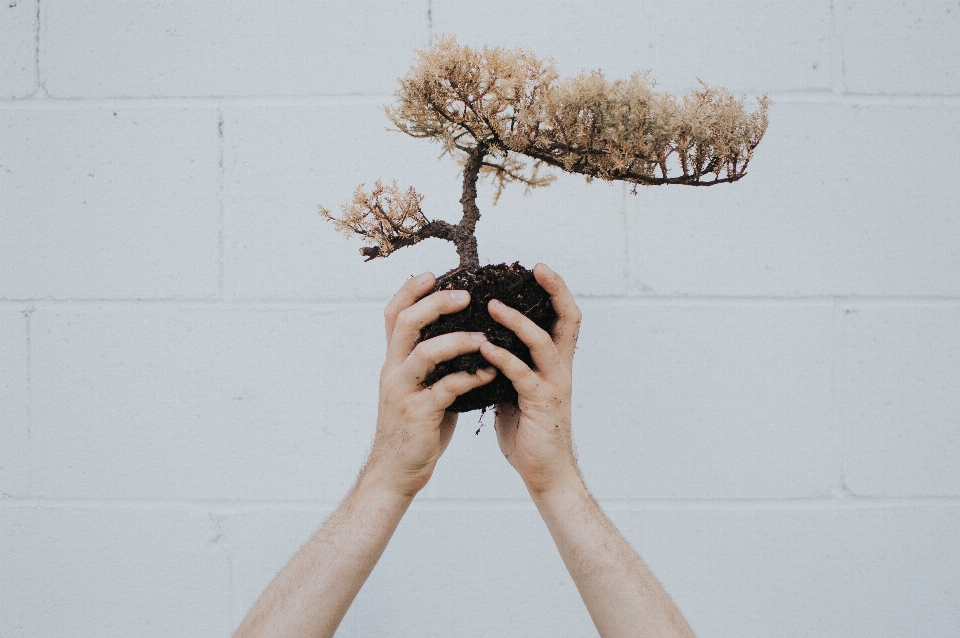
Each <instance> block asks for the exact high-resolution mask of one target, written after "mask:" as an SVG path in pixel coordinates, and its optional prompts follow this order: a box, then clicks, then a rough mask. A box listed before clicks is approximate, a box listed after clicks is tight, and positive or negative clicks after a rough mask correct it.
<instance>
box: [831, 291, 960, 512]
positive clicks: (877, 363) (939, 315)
mask: <svg viewBox="0 0 960 638" xmlns="http://www.w3.org/2000/svg"><path fill="white" fill-rule="evenodd" d="M837 310H838V312H837V323H838V341H837V343H838V352H837V380H836V384H837V391H836V403H837V415H838V420H839V422H840V423H843V424H844V439H843V471H844V479H845V481H846V485H847V488H848V489H849V490H850V491H851V492H853V493H854V494H855V495H857V496H861V495H862V496H873V497H877V496H882V497H913V496H949V497H958V496H960V392H958V391H957V390H958V388H960V365H958V361H960V331H958V329H957V328H958V326H960V306H958V305H957V304H956V303H953V302H941V303H936V302H928V303H907V302H896V301H891V302H884V303H873V304H866V303H858V302H856V301H852V300H851V301H847V302H844V303H842V304H839V305H838V306H837Z"/></svg>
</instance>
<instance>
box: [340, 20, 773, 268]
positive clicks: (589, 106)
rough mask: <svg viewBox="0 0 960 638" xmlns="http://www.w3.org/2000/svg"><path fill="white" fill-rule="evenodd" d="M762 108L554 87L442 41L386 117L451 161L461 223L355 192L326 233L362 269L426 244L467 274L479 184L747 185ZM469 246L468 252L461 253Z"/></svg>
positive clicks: (391, 197) (609, 85)
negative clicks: (564, 180) (432, 240)
mask: <svg viewBox="0 0 960 638" xmlns="http://www.w3.org/2000/svg"><path fill="white" fill-rule="evenodd" d="M767 107H768V100H767V98H766V96H764V97H762V98H760V99H759V108H758V109H757V110H756V111H754V112H752V113H748V112H747V111H746V110H745V108H744V100H743V98H740V99H737V98H735V97H734V96H732V95H731V94H730V93H729V92H728V91H727V90H726V89H722V88H711V87H708V86H707V85H706V84H703V83H701V88H700V89H699V90H696V91H693V92H692V93H690V94H689V95H686V96H683V97H679V98H678V97H676V96H674V95H671V94H668V93H657V92H655V91H654V82H653V81H652V80H651V79H650V77H649V76H648V75H647V74H642V73H637V74H634V75H633V76H632V77H630V78H629V79H626V80H608V79H606V78H605V77H604V76H603V74H602V73H601V72H599V71H595V72H592V73H582V74H580V75H579V76H577V77H574V78H569V79H566V80H560V79H559V78H558V75H557V72H556V69H555V68H554V65H553V62H552V61H551V60H549V59H546V60H541V59H539V58H537V57H536V56H535V55H533V53H531V52H530V51H527V50H525V49H504V48H500V47H493V48H491V47H484V48H482V49H474V48H471V47H467V46H460V45H459V44H457V42H456V40H455V39H454V38H453V37H452V36H441V37H440V38H439V39H438V41H437V42H436V44H434V45H433V46H432V47H429V48H426V49H423V50H420V51H418V59H417V62H416V64H414V66H413V67H412V68H411V69H410V71H409V73H408V74H407V75H406V77H404V78H402V79H401V80H400V90H399V91H398V92H397V104H396V105H395V106H393V107H389V108H387V116H388V117H389V118H390V121H391V122H392V123H393V124H394V125H395V126H396V127H397V128H398V129H399V130H401V131H403V132H404V133H407V134H408V135H411V136H413V137H421V138H428V139H433V140H436V141H438V142H440V144H441V145H442V147H443V153H444V154H447V153H450V154H454V155H457V156H459V159H460V161H461V164H462V165H463V166H464V171H463V177H464V184H463V198H462V199H461V203H462V204H463V210H464V216H463V220H462V221H461V222H460V224H459V225H458V226H451V225H449V224H445V223H444V222H428V221H427V220H426V218H425V217H424V216H423V214H422V213H421V212H420V210H419V205H420V199H422V198H420V196H419V195H415V193H413V191H412V190H411V191H409V192H408V194H406V195H404V196H403V197H405V199H401V196H400V194H399V191H395V192H389V193H387V192H386V191H384V190H383V189H382V187H379V182H378V188H380V191H379V193H378V191H377V190H376V189H375V191H374V192H375V193H377V194H376V196H373V195H371V196H366V195H362V196H361V195H360V192H361V191H358V194H357V195H355V197H354V201H353V202H352V203H351V204H349V205H348V206H346V207H344V217H343V218H342V219H340V220H335V221H336V222H337V224H338V228H339V229H341V230H346V231H349V232H355V233H358V234H360V235H363V236H365V237H369V238H371V239H373V240H374V241H375V242H376V243H377V248H376V249H366V251H363V252H364V254H365V255H367V256H368V258H372V257H376V256H386V255H388V254H389V253H390V252H392V251H393V250H396V249H397V248H399V247H401V246H404V245H409V244H411V243H416V241H419V239H423V238H424V237H427V236H434V237H444V238H447V239H450V240H451V241H454V242H455V243H457V246H458V252H460V255H461V266H465V265H475V264H473V262H474V261H475V260H476V249H475V239H474V238H473V230H474V227H475V225H476V222H477V219H478V218H479V216H480V213H479V210H477V208H476V180H477V178H478V175H479V176H486V177H488V178H491V179H492V180H493V182H494V184H495V186H496V188H497V197H499V195H500V193H501V192H502V190H503V188H504V187H505V186H506V185H507V184H510V183H513V182H519V183H521V184H524V185H525V186H526V187H527V189H528V190H529V189H531V188H536V187H539V186H545V185H547V184H549V183H550V182H551V181H552V180H553V176H551V175H543V174H542V173H541V171H542V169H543V167H544V166H554V167H557V168H560V169H562V170H564V171H567V172H570V173H578V174H582V175H585V176H586V177H587V178H588V179H592V178H599V179H603V180H623V181H627V182H631V183H633V184H634V185H637V184H647V185H657V184H685V185H690V186H709V185H712V184H719V183H723V182H734V181H736V180H738V179H740V178H741V177H743V176H744V175H745V174H746V169H747V165H748V163H749V162H750V159H751V158H752V156H753V151H754V149H755V148H756V146H757V144H759V142H760V139H761V138H762V137H763V134H764V132H765V131H766V128H767ZM394 188H396V187H395V186H394ZM381 197H383V199H384V202H387V208H383V203H382V202H381V201H380V198H381ZM414 199H415V203H414ZM391 206H392V207H393V208H390V207H391ZM322 210H323V211H325V216H326V217H327V218H329V219H334V218H332V217H331V216H330V214H329V212H328V211H326V209H322ZM401 211H402V212H401ZM438 224H445V227H444V228H440V226H438ZM458 230H459V232H458ZM414 238H416V239H414ZM468 240H469V241H473V242H474V244H473V245H474V248H473V249H472V250H468V249H467V248H466V247H464V246H461V243H458V242H466V241H468ZM464 260H466V261H467V262H470V263H466V262H465V261H464Z"/></svg>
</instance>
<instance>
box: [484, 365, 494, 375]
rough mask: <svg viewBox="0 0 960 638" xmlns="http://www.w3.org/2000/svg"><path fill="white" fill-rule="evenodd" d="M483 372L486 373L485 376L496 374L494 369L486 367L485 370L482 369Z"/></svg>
mask: <svg viewBox="0 0 960 638" xmlns="http://www.w3.org/2000/svg"><path fill="white" fill-rule="evenodd" d="M483 371H484V372H486V373H487V374H496V373H497V369H496V368H494V367H493V366H487V367H486V368H483Z"/></svg>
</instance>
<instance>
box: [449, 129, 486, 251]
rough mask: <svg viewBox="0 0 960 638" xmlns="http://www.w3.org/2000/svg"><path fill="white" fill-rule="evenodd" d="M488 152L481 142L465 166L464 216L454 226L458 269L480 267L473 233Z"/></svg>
mask: <svg viewBox="0 0 960 638" xmlns="http://www.w3.org/2000/svg"><path fill="white" fill-rule="evenodd" d="M486 154H487V145H486V143H484V142H480V143H478V144H477V146H476V147H475V148H474V149H473V150H472V151H470V153H469V154H468V155H467V162H466V164H464V166H463V196H462V197H460V204H461V205H462V206H463V217H462V218H461V219H460V223H459V224H457V225H456V226H455V227H454V232H453V243H454V244H455V245H456V246H457V254H458V255H459V256H460V266H459V268H458V270H462V269H465V268H479V267H480V256H479V255H478V254H477V238H476V236H475V235H474V234H473V233H474V231H475V230H476V228H477V221H478V220H479V219H480V209H479V208H477V179H478V178H479V176H480V167H481V166H482V165H483V158H484V157H485V156H486Z"/></svg>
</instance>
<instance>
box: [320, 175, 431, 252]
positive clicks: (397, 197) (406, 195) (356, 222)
mask: <svg viewBox="0 0 960 638" xmlns="http://www.w3.org/2000/svg"><path fill="white" fill-rule="evenodd" d="M422 201H423V195H421V194H420V193H418V192H417V191H415V190H414V189H413V188H412V187H411V188H409V189H407V190H403V189H401V188H400V187H399V186H397V182H396V181H394V182H393V184H391V185H390V186H384V185H383V184H382V183H381V182H380V180H377V182H376V184H374V186H373V190H372V191H371V192H369V193H367V192H366V190H364V184H360V185H359V186H357V188H356V190H355V191H354V192H353V201H351V202H350V203H349V204H346V205H344V206H343V207H341V211H342V215H341V216H340V217H339V218H337V217H334V216H333V215H332V214H331V213H330V211H329V210H328V209H327V208H324V207H323V206H318V208H319V211H320V215H321V216H322V217H323V218H325V219H327V220H329V221H332V222H333V226H334V228H336V229H337V230H338V231H340V232H341V233H343V234H345V235H347V236H348V237H349V236H351V235H354V234H356V235H360V236H361V237H368V238H370V239H372V240H373V241H374V242H376V244H377V245H376V247H374V248H368V249H366V251H364V250H361V253H363V254H364V255H366V257H367V259H368V261H369V260H370V259H373V258H374V257H386V256H387V255H389V254H390V253H392V252H393V251H395V250H396V249H397V248H401V247H403V246H409V245H411V244H415V243H417V242H418V241H420V240H421V239H423V237H421V236H419V235H418V234H417V232H418V231H419V230H420V229H421V228H423V227H424V226H426V225H427V224H429V223H430V220H428V219H427V218H426V217H425V216H424V214H423V211H421V210H420V202H422Z"/></svg>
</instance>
